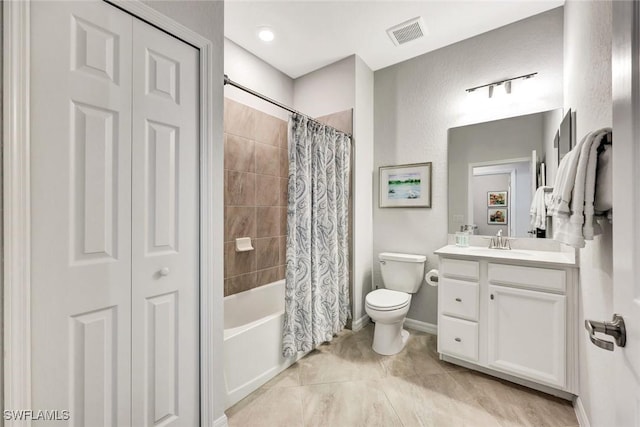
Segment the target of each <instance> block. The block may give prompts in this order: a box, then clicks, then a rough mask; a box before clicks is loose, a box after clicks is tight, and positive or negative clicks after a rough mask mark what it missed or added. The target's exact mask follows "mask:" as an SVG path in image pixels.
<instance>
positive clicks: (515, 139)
mask: <svg viewBox="0 0 640 427" xmlns="http://www.w3.org/2000/svg"><path fill="white" fill-rule="evenodd" d="M561 120H562V110H561V109H556V110H551V111H545V112H542V113H536V114H528V115H525V116H518V117H511V118H508V119H503V120H495V121H492V122H485V123H478V124H473V125H468V126H462V127H457V128H451V129H449V233H455V232H456V231H460V229H461V227H464V226H465V225H473V226H474V227H473V228H474V229H475V234H480V235H495V234H496V233H497V232H498V230H502V234H503V235H505V236H506V235H508V236H511V237H528V236H533V237H535V230H532V227H531V225H530V218H529V209H530V207H531V201H532V197H533V195H534V193H535V190H536V188H538V187H539V186H541V185H549V186H552V185H553V180H554V178H555V173H556V171H557V168H558V146H557V144H558V139H557V137H556V136H557V133H558V128H559V126H560V122H561Z"/></svg>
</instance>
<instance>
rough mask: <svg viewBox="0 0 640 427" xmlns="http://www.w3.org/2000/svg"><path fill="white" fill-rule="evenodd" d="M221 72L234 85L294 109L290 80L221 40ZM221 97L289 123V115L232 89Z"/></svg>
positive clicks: (235, 45)
mask: <svg viewBox="0 0 640 427" xmlns="http://www.w3.org/2000/svg"><path fill="white" fill-rule="evenodd" d="M224 72H225V74H226V75H228V76H229V78H230V79H232V80H233V81H235V82H238V83H240V84H242V85H244V86H247V87H249V88H251V89H253V90H255V91H257V92H259V93H261V94H263V95H266V96H268V97H269V98H271V99H275V100H276V101H278V102H281V103H283V104H285V105H293V79H292V78H291V77H289V76H287V75H286V74H284V73H283V72H282V71H280V70H277V69H276V68H274V67H273V66H271V65H269V64H267V63H266V62H264V61H263V60H262V59H260V58H258V57H257V56H255V55H254V54H252V53H250V52H249V51H247V50H245V49H243V48H242V47H240V46H238V45H237V44H235V43H234V42H232V41H231V40H229V39H227V38H225V39H224ZM224 96H225V97H226V98H229V99H233V100H234V101H237V102H239V103H241V104H244V105H247V106H249V107H251V108H255V109H256V110H259V111H262V112H263V113H267V114H270V115H272V116H276V117H279V118H281V119H282V120H288V119H289V112H288V111H286V110H283V109H282V108H279V107H276V106H275V105H271V104H269V103H268V102H265V101H263V100H261V99H260V98H257V97H255V96H253V95H251V94H248V93H246V92H243V91H241V90H240V89H237V88H235V87H233V86H225V87H224Z"/></svg>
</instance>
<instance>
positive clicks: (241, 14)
mask: <svg viewBox="0 0 640 427" xmlns="http://www.w3.org/2000/svg"><path fill="white" fill-rule="evenodd" d="M563 4H564V0H526V1H525V0H509V1H506V0H503V1H494V0H467V1H458V0H448V1H447V0H444V1H443V0H438V1H436V0H422V1H371V0H352V1H304V0H289V1H246V0H226V1H225V11H224V12H225V24H224V25H225V31H224V32H225V36H226V37H227V38H229V39H230V40H232V41H233V42H235V43H237V44H238V45H240V46H242V47H243V48H245V49H246V50H248V51H249V52H251V53H253V54H254V55H256V56H257V57H259V58H261V59H262V60H264V61H265V62H267V63H269V64H271V65H272V66H274V67H275V68H277V69H278V70H280V71H282V72H284V73H285V74H287V75H288V76H289V77H292V78H297V77H300V76H302V75H304V74H307V73H309V72H311V71H314V70H317V69H318V68H321V67H324V66H325V65H328V64H331V63H333V62H335V61H338V60H340V59H342V58H345V57H347V56H350V55H352V54H354V53H355V54H357V55H358V56H360V57H361V58H362V59H363V60H364V61H365V62H366V63H367V65H369V67H370V68H371V69H373V70H374V71H375V70H378V69H381V68H384V67H387V66H390V65H393V64H396V63H398V62H402V61H405V60H407V59H410V58H413V57H415V56H418V55H421V54H424V53H426V52H430V51H433V50H436V49H439V48H441V47H444V46H447V45H450V44H452V43H456V42H458V41H461V40H464V39H467V38H470V37H473V36H476V35H478V34H481V33H484V32H487V31H490V30H493V29H495V28H498V27H502V26H504V25H507V24H510V23H512V22H515V21H518V20H521V19H524V18H527V17H529V16H532V15H536V14H538V13H541V12H544V11H547V10H549V9H553V8H555V7H558V6H562V5H563ZM417 16H422V17H423V19H424V22H425V24H426V28H427V35H426V37H423V38H421V39H418V40H415V41H413V42H409V43H407V44H404V45H401V46H399V47H397V46H395V45H394V44H393V43H392V42H391V40H390V39H389V37H388V36H387V32H386V30H387V29H388V28H390V27H392V26H394V25H396V24H399V23H401V22H404V21H407V20H409V19H411V18H415V17H417ZM264 26H268V27H270V28H272V29H273V32H274V33H275V39H274V40H273V41H272V42H269V43H265V42H263V41H261V40H260V39H258V37H257V32H258V29H259V28H260V27H264Z"/></svg>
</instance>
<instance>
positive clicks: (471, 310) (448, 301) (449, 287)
mask: <svg viewBox="0 0 640 427" xmlns="http://www.w3.org/2000/svg"><path fill="white" fill-rule="evenodd" d="M479 301H480V296H479V285H478V283H476V282H465V281H462V280H456V279H450V278H447V277H443V278H442V279H441V280H440V301H439V304H440V311H441V313H442V314H446V315H449V316H455V317H461V318H463V319H468V320H478V307H479Z"/></svg>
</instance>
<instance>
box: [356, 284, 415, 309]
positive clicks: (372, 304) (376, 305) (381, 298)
mask: <svg viewBox="0 0 640 427" xmlns="http://www.w3.org/2000/svg"><path fill="white" fill-rule="evenodd" d="M410 302H411V295H409V294H407V293H405V292H398V291H392V290H391V289H376V290H375V291H373V292H369V293H368V294H367V297H366V298H365V303H366V305H367V306H368V307H369V308H372V309H374V310H379V311H391V310H398V309H401V308H404V307H406V306H408V305H409V303H410Z"/></svg>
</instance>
